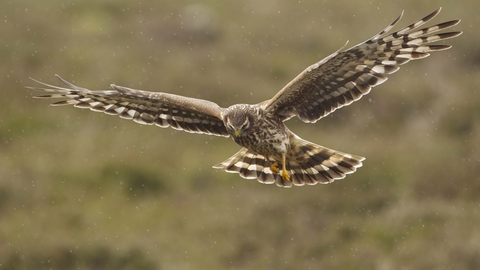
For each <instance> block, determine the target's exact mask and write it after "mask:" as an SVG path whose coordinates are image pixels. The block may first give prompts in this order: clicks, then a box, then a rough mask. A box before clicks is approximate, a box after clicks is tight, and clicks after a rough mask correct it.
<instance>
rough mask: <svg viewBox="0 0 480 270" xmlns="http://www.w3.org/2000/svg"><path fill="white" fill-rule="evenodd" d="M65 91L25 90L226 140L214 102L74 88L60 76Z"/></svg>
mask: <svg viewBox="0 0 480 270" xmlns="http://www.w3.org/2000/svg"><path fill="white" fill-rule="evenodd" d="M56 76H57V77H58V79H59V80H60V81H62V82H63V83H64V84H66V85H67V86H68V87H69V88H63V87H58V86H54V85H49V84H46V83H42V82H40V81H37V80H34V79H32V80H34V81H35V82H38V83H40V84H42V85H44V87H28V88H30V89H34V90H41V91H45V92H50V93H51V94H46V95H41V96H36V98H63V99H66V100H61V101H58V102H55V103H52V104H51V105H52V106H61V105H73V106H75V107H77V108H89V109H90V110H92V111H95V112H104V113H106V114H110V115H118V116H120V117H121V118H124V119H131V120H133V121H135V122H137V123H139V124H145V125H157V126H160V127H169V126H170V127H172V128H174V129H178V130H184V131H187V132H192V133H204V134H210V135H217V136H225V137H229V134H228V132H227V130H226V128H225V125H224V124H223V121H222V112H223V110H224V109H223V108H221V107H219V106H218V105H217V104H216V103H213V102H210V101H207V100H202V99H195V98H188V97H183V96H178V95H173V94H167V93H161V92H147V91H141V90H134V89H130V88H127V87H122V86H117V85H114V84H112V85H111V87H112V89H113V90H100V91H91V90H88V89H85V88H81V87H78V86H75V85H73V84H71V83H69V82H67V81H65V80H64V79H62V78H61V77H60V76H58V75H56Z"/></svg>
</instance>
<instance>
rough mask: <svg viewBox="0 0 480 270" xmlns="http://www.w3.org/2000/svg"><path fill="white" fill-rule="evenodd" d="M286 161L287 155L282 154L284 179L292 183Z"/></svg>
mask: <svg viewBox="0 0 480 270" xmlns="http://www.w3.org/2000/svg"><path fill="white" fill-rule="evenodd" d="M286 161H287V158H286V155H285V154H282V178H283V180H286V181H290V175H289V174H288V172H287V165H286V163H287V162H286Z"/></svg>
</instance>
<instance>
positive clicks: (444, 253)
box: [0, 0, 480, 269]
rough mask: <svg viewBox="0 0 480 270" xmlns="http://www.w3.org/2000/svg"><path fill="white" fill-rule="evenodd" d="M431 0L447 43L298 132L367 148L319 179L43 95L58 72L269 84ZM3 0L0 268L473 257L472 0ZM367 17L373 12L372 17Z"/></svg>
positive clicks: (199, 83) (258, 88) (423, 265)
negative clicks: (328, 180)
mask: <svg viewBox="0 0 480 270" xmlns="http://www.w3.org/2000/svg"><path fill="white" fill-rule="evenodd" d="M439 5H442V6H443V8H444V9H443V12H442V13H441V14H440V15H439V19H436V21H435V22H441V21H446V20H450V19H456V18H460V19H462V20H463V21H462V23H461V24H460V25H459V26H458V27H457V29H458V30H462V31H465V33H464V35H462V36H460V37H459V38H457V39H454V40H451V41H449V42H447V43H448V44H452V45H453V46H454V47H453V48H452V49H451V50H449V51H446V52H439V53H435V54H434V55H432V56H431V57H430V58H428V59H425V60H420V61H418V62H413V63H409V64H407V65H406V66H404V67H403V68H402V69H401V70H400V71H399V72H398V73H396V74H394V75H393V76H391V78H390V79H389V81H388V82H387V83H385V84H384V85H381V86H379V87H376V88H375V89H374V90H373V91H372V93H371V94H369V95H368V96H367V97H365V98H363V99H362V100H361V101H358V102H356V103H355V104H353V105H351V106H349V107H346V108H343V109H341V110H339V111H336V112H335V113H334V114H332V115H331V116H328V117H326V118H325V119H322V121H319V122H318V123H317V124H315V125H307V124H304V123H301V122H300V121H298V120H295V119H293V120H290V121H289V122H288V123H287V124H288V126H289V127H290V128H291V129H292V130H293V131H294V132H296V133H298V134H299V135H300V136H301V137H303V138H305V139H307V140H309V141H313V142H317V143H319V144H321V145H325V146H327V147H331V148H333V149H338V150H341V151H344V152H348V153H353V154H358V155H362V156H366V157H367V159H366V161H365V162H364V166H363V167H362V168H360V169H359V170H358V171H357V172H356V173H355V174H353V175H349V176H348V177H347V178H346V179H344V180H341V181H337V182H335V183H333V184H330V185H317V186H314V187H301V188H292V189H289V190H285V189H280V188H277V187H275V186H266V185H261V184H258V183H256V181H253V180H249V181H247V180H243V179H241V178H239V177H238V176H237V175H232V174H226V173H224V172H221V171H216V170H213V169H211V166H212V165H214V164H216V163H218V162H221V161H222V160H224V159H226V158H228V157H229V156H231V155H232V154H233V153H234V152H235V151H237V150H238V149H239V146H237V145H235V144H234V143H233V142H232V141H231V140H229V139H224V138H219V137H209V136H200V135H192V134H188V133H183V132H179V131H175V130H172V129H160V128H157V127H150V126H140V125H138V124H135V123H133V122H130V121H125V120H121V119H119V118H115V117H111V116H107V115H103V114H98V113H93V112H90V111H82V110H78V109H74V108H69V107H61V108H53V107H49V106H48V105H47V103H48V102H46V101H44V100H35V99H32V98H31V96H32V94H34V93H31V92H29V91H28V90H25V89H24V86H29V85H30V86H31V85H35V83H34V82H32V81H30V80H29V79H28V78H29V77H33V78H35V79H39V80H42V81H44V82H46V83H51V84H57V82H56V81H55V78H54V76H53V74H59V75H61V76H63V77H64V78H65V79H67V80H69V81H73V82H74V83H75V84H77V85H80V86H84V87H87V88H90V89H105V88H106V87H108V85H109V84H110V83H115V84H118V85H124V86H128V87H134V88H140V89H145V90H151V91H165V92H171V93H176V94H181V95H187V96H192V97H197V98H205V99H211V100H213V101H215V102H217V103H219V104H220V105H221V106H228V105H230V104H233V103H240V102H243V103H256V102H260V101H262V100H265V99H268V98H270V97H272V96H273V95H274V94H275V93H276V92H277V91H278V90H279V89H281V88H282V87H283V86H284V85H285V84H286V83H288V81H289V80H291V79H292V78H294V76H296V75H297V74H298V73H300V72H301V71H302V70H303V69H304V68H305V67H307V66H308V65H310V64H312V63H314V62H316V61H318V60H320V59H322V58H323V57H325V56H327V55H328V54H330V53H331V52H333V51H335V50H336V49H338V48H339V47H340V46H342V45H343V44H344V43H345V42H346V40H350V43H349V45H352V46H353V45H354V44H356V43H359V42H361V41H363V40H365V39H367V38H369V37H370V36H373V35H374V34H375V33H377V32H378V31H379V30H381V28H383V26H386V25H387V24H389V23H390V22H391V21H392V20H393V19H394V18H395V17H396V16H398V14H400V12H401V10H405V12H406V13H405V16H404V19H403V20H402V21H401V22H400V25H401V26H403V25H406V24H408V23H410V22H413V21H414V20H416V19H419V18H421V17H422V16H424V15H426V14H427V13H429V12H431V11H433V10H434V9H436V8H437V7H438V6H439ZM467 5H468V7H463V8H462V9H458V8H456V6H455V5H452V4H451V3H449V2H447V1H440V2H438V3H435V5H433V6H432V4H431V3H430V4H427V3H418V2H416V1H406V2H402V5H401V6H399V5H393V6H392V5H391V4H389V2H384V1H380V0H377V1H371V2H369V3H360V2H359V3H357V4H355V3H352V2H348V3H347V2H345V1H340V2H339V1H335V2H333V1H323V2H298V1H297V2H293V1H263V2H261V1H253V0H252V1H242V2H235V1H222V2H215V1H201V2H198V3H196V4H192V3H191V2H189V1H183V0H181V1H156V2H152V3H144V2H135V3H134V2H131V1H108V0H103V1H90V0H88V1H67V2H65V1H54V0H50V1H43V2H42V3H41V4H40V3H39V2H38V1H23V2H22V3H17V2H8V1H3V2H1V3H0V15H1V17H2V21H1V22H0V30H1V32H2V39H1V40H0V47H1V50H0V60H1V63H2V64H0V71H1V73H0V74H3V75H2V76H1V79H0V83H1V86H2V90H1V91H0V111H1V113H2V117H0V142H1V143H0V250H1V252H0V268H3V269H292V268H294V269H318V268H334V269H478V268H479V267H480V260H479V256H478V254H479V253H480V245H479V244H478V243H480V234H479V230H478V229H477V227H478V226H477V224H478V223H479V222H480V220H479V217H480V213H479V209H480V208H479V203H480V201H479V196H478V194H479V192H480V185H479V183H480V181H479V180H480V177H479V175H480V171H479V162H480V156H479V154H478V153H479V151H480V149H479V143H478V141H479V140H480V137H479V134H480V130H479V129H480V122H479V120H478V119H479V117H478V114H479V109H478V108H480V96H479V93H478V86H480V79H479V78H478V76H477V75H478V71H479V70H478V64H479V59H480V58H479V57H478V55H479V54H478V49H477V47H476V44H478V43H479V36H478V35H477V34H476V30H475V29H477V28H476V27H475V26H476V25H478V24H479V21H478V18H477V15H476V11H475V10H478V8H479V5H478V4H477V3H473V2H472V3H468V4H467ZM365 18H368V19H367V20H366V19H365Z"/></svg>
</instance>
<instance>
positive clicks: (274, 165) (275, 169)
mask: <svg viewBox="0 0 480 270" xmlns="http://www.w3.org/2000/svg"><path fill="white" fill-rule="evenodd" d="M277 166H278V163H277V162H276V161H275V162H274V163H273V164H272V166H270V170H271V171H272V172H274V173H279V172H280V169H278V167H277Z"/></svg>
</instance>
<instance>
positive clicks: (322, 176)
mask: <svg viewBox="0 0 480 270" xmlns="http://www.w3.org/2000/svg"><path fill="white" fill-rule="evenodd" d="M295 143H296V148H295V149H294V151H293V153H294V154H293V155H294V156H292V155H289V156H287V163H288V164H287V171H288V173H289V174H290V181H288V180H285V179H283V178H282V176H281V175H280V174H279V173H275V172H273V171H272V170H271V169H270V166H271V165H272V163H273V162H274V161H273V160H272V161H269V160H267V158H266V157H265V156H263V155H260V154H254V153H252V152H250V151H249V150H248V149H247V148H242V149H241V150H240V151H238V152H237V153H236V154H235V155H233V156H232V157H230V158H229V159H227V160H225V161H223V162H222V163H220V164H217V165H215V166H213V168H215V169H225V171H226V172H229V173H238V174H239V175H240V176H241V177H243V178H245V179H257V180H258V182H260V183H263V184H273V183H275V184H276V185H277V186H279V187H291V186H292V185H295V186H303V185H305V184H307V185H316V184H317V183H321V184H328V183H331V182H333V181H334V180H338V179H343V178H345V176H346V175H347V174H350V173H353V172H355V171H356V169H357V168H359V167H361V166H362V161H363V160H364V159H365V158H364V157H360V156H356V155H351V154H346V153H342V152H339V151H336V150H332V149H328V148H325V147H323V146H320V145H316V144H314V143H311V142H308V141H305V140H302V139H300V138H298V137H297V138H296V139H295ZM275 161H276V162H278V163H279V166H278V167H279V168H281V164H280V162H279V160H275Z"/></svg>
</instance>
